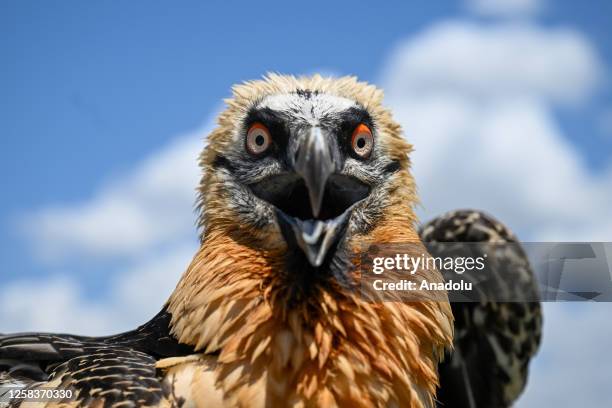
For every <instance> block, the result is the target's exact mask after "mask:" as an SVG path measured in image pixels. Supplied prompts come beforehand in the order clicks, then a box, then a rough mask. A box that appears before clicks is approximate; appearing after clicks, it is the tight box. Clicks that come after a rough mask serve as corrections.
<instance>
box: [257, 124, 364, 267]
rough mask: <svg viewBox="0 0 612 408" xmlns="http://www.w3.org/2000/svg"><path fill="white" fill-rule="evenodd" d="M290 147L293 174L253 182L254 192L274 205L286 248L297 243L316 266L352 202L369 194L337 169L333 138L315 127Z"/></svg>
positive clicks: (336, 238)
mask: <svg viewBox="0 0 612 408" xmlns="http://www.w3.org/2000/svg"><path fill="white" fill-rule="evenodd" d="M297 136H298V137H297V138H296V139H295V141H294V143H295V144H294V145H293V148H292V149H290V152H289V153H288V154H289V157H288V160H289V163H290V165H291V166H292V167H293V170H294V172H288V173H283V174H280V175H276V176H271V177H269V178H267V179H265V180H263V181H261V182H258V183H256V184H253V185H251V189H252V190H253V192H254V194H255V195H256V196H258V197H259V198H261V199H263V200H265V201H267V202H269V203H270V204H272V205H273V206H274V207H275V208H276V218H277V220H278V224H279V226H280V228H281V232H282V234H283V237H284V238H285V240H286V241H287V244H288V245H289V246H293V247H299V248H300V249H301V251H302V252H303V253H304V254H305V255H306V258H307V259H308V262H309V263H310V264H311V265H312V266H315V267H319V266H321V265H322V264H323V262H324V261H325V259H326V255H327V254H328V253H329V252H330V249H332V248H333V247H334V246H335V244H336V243H337V242H338V241H339V240H340V237H342V236H343V235H344V232H345V231H346V225H347V221H348V219H349V217H350V212H351V210H352V208H353V207H354V205H355V204H356V203H357V202H358V201H361V200H363V199H364V198H365V197H367V195H368V194H369V187H368V186H367V185H365V184H364V183H363V182H361V181H359V180H357V179H355V178H353V177H349V176H344V175H341V174H338V173H337V172H336V170H337V168H340V167H341V166H340V165H339V162H340V152H339V151H338V146H337V143H336V142H335V137H334V135H332V134H327V133H326V131H325V130H323V129H321V128H319V127H317V126H314V127H312V128H309V129H305V130H304V131H303V132H302V133H300V134H299V135H297Z"/></svg>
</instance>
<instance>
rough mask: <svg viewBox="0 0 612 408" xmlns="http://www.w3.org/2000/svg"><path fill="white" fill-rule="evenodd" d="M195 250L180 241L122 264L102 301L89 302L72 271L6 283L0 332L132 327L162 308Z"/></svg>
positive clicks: (100, 331)
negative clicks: (164, 249) (162, 249)
mask: <svg viewBox="0 0 612 408" xmlns="http://www.w3.org/2000/svg"><path fill="white" fill-rule="evenodd" d="M195 251H196V244H195V243H193V242H182V243H181V242H180V241H179V242H178V243H176V244H175V245H173V246H172V247H171V248H169V249H167V250H166V251H163V252H158V251H151V252H149V253H148V254H146V256H142V257H141V258H138V259H135V260H133V261H131V262H127V263H125V264H124V265H123V266H122V267H121V268H119V270H118V271H116V272H115V273H113V274H110V275H109V276H108V278H107V279H108V280H107V282H106V285H108V287H107V288H106V289H108V290H107V291H105V292H108V295H107V296H106V297H105V298H104V299H100V298H99V297H96V300H92V299H91V295H88V294H87V293H86V292H85V290H84V288H83V287H82V284H81V282H80V281H79V275H78V274H75V273H70V274H68V273H62V274H55V275H53V276H50V277H48V278H45V279H43V280H40V279H27V280H19V281H15V282H10V283H6V284H4V285H3V286H2V287H1V288H0V322H2V326H1V327H0V332H5V333H10V332H22V331H31V330H35V331H48V332H62V333H74V334H84V335H108V334H112V333H118V332H122V331H126V330H129V329H133V328H136V327H137V326H138V325H140V324H142V323H144V322H146V321H147V320H148V319H149V318H151V317H153V316H154V315H155V314H156V313H157V312H158V311H159V310H160V309H161V307H162V306H163V304H164V302H165V301H166V299H167V298H168V297H169V296H170V293H172V290H173V289H174V287H175V285H176V283H177V282H178V280H179V278H180V276H181V274H182V273H183V272H184V271H185V270H186V268H187V265H188V264H189V262H190V261H191V258H192V256H193V254H194V253H195Z"/></svg>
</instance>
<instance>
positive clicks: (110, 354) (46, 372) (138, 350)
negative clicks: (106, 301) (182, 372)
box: [0, 309, 193, 407]
mask: <svg viewBox="0 0 612 408" xmlns="http://www.w3.org/2000/svg"><path fill="white" fill-rule="evenodd" d="M169 322H170V314H169V313H168V312H166V311H165V309H164V310H162V311H161V312H160V313H159V314H158V315H157V316H155V317H154V318H153V319H152V320H151V321H149V322H148V323H146V324H144V325H142V326H140V327H139V328H138V329H136V330H133V331H130V332H127V333H122V334H120V335H116V336H109V337H97V338H95V337H82V336H72V335H65V334H44V333H24V334H14V335H7V336H0V387H9V386H21V387H23V386H25V387H27V388H31V389H36V388H40V387H49V388H58V389H65V390H71V391H72V392H73V396H74V397H73V398H72V399H71V400H70V401H65V402H66V404H67V405H66V406H83V407H86V406H99V407H140V406H172V405H180V403H181V401H177V400H175V399H174V398H172V389H170V388H169V387H167V386H163V385H162V379H161V378H160V377H159V374H158V372H157V370H156V367H155V364H156V362H157V361H158V360H159V359H161V358H164V357H173V356H181V355H187V354H191V353H192V352H193V349H192V348H191V347H189V346H186V345H184V344H180V343H179V342H177V341H176V340H175V339H174V338H173V337H172V336H171V334H170V333H169V329H168V327H169V326H168V325H169ZM4 392H6V388H5V391H4ZM1 393H2V388H0V394H1ZM0 396H1V395H0ZM20 402H22V401H19V400H15V401H12V402H11V403H9V404H8V406H10V407H13V406H16V407H17V406H20V405H19V404H20ZM51 405H52V404H51ZM28 406H31V405H28ZM40 406H45V405H44V404H42V403H41V405H40Z"/></svg>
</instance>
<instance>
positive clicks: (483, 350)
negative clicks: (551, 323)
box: [421, 210, 542, 408]
mask: <svg viewBox="0 0 612 408" xmlns="http://www.w3.org/2000/svg"><path fill="white" fill-rule="evenodd" d="M421 239H422V240H423V242H424V243H425V245H426V246H427V247H428V250H429V252H430V253H431V255H433V256H442V254H441V252H442V251H443V249H442V247H444V251H447V250H448V248H449V245H448V243H453V242H457V243H460V242H464V243H465V242H472V243H476V242H478V243H486V242H496V243H498V244H501V245H498V246H496V249H495V251H494V252H491V251H490V248H489V249H485V247H482V248H483V249H482V250H483V251H485V250H486V251H487V255H488V258H487V269H486V270H487V275H488V280H489V281H488V282H486V283H485V284H480V285H475V286H474V289H475V292H476V293H475V294H474V295H472V302H453V303H452V305H451V306H452V310H453V314H454V316H455V340H454V351H453V352H452V353H448V354H447V355H446V358H445V360H444V362H443V363H441V364H440V367H439V373H440V390H439V392H438V400H439V403H438V405H439V406H441V407H457V408H462V407H466V408H476V407H487V408H497V407H509V406H511V405H512V403H513V402H514V401H515V400H516V399H517V398H518V396H519V395H520V393H521V392H522V390H523V389H524V387H525V383H526V381H527V373H528V366H529V361H530V359H531V357H532V356H533V355H534V354H535V353H536V351H537V349H538V346H539V343H540V338H541V327H542V313H541V308H540V303H539V301H538V289H537V284H536V281H535V278H534V275H533V272H532V270H531V267H530V265H529V261H528V259H527V257H526V255H525V253H524V252H523V250H522V248H521V247H520V244H518V241H517V239H516V237H515V236H514V235H513V234H512V232H510V230H508V228H506V227H505V226H504V225H503V224H501V223H500V222H498V221H497V220H495V219H494V218H492V217H490V216H489V215H486V214H484V213H482V212H479V211H474V210H461V211H455V212H451V213H448V214H445V215H443V216H441V217H439V218H436V219H435V220H433V221H431V222H430V223H428V224H426V225H424V226H423V227H422V229H421ZM440 243H445V244H440ZM503 243H509V245H503ZM471 248H472V250H473V248H474V247H473V246H472V247H471ZM478 255H479V254H472V256H478ZM480 255H482V254H480ZM444 275H445V278H447V279H450V278H451V277H452V275H454V273H453V272H450V273H449V274H446V273H444ZM455 278H456V275H455ZM474 296H476V299H474ZM500 299H507V300H513V301H512V302H502V301H499V300H500Z"/></svg>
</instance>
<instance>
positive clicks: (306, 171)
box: [294, 126, 335, 218]
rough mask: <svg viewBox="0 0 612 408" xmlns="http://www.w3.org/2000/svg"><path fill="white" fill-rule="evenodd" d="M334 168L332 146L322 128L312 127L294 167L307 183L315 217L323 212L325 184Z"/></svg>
mask: <svg viewBox="0 0 612 408" xmlns="http://www.w3.org/2000/svg"><path fill="white" fill-rule="evenodd" d="M334 168H335V166H334V162H333V160H332V154H331V151H330V146H329V143H328V142H327V141H326V140H325V136H324V135H323V132H322V131H321V128H320V127H318V126H314V127H312V128H310V129H309V130H308V132H307V133H306V134H305V135H304V137H303V139H302V141H301V144H300V146H299V148H298V151H297V153H296V156H295V164H294V169H295V171H296V173H297V174H299V175H300V176H301V177H302V178H303V179H304V182H305V183H306V187H307V188H308V198H309V199H310V208H312V213H313V214H314V216H315V218H316V217H318V216H319V213H320V212H321V203H322V202H323V194H324V193H325V185H326V184H327V179H328V178H329V176H330V175H331V174H332V173H333V172H334Z"/></svg>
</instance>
